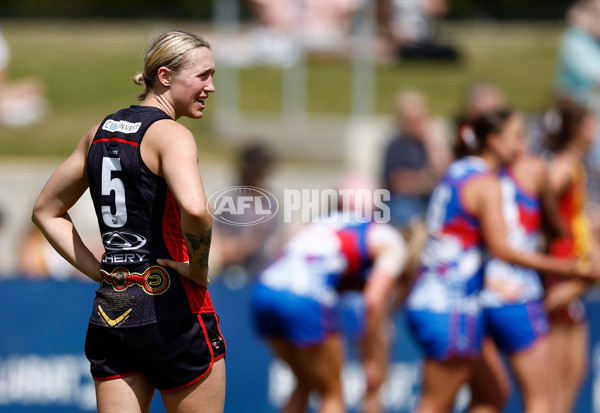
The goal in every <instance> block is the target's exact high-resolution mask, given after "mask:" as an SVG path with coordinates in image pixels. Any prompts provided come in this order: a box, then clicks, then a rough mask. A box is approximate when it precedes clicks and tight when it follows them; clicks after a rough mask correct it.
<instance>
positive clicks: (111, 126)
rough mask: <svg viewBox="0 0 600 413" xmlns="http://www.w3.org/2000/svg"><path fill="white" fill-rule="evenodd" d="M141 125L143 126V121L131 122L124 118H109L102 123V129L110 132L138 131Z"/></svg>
mask: <svg viewBox="0 0 600 413" xmlns="http://www.w3.org/2000/svg"><path fill="white" fill-rule="evenodd" d="M140 126H142V122H136V123H131V122H126V121H124V120H112V119H108V120H107V121H106V122H104V125H102V129H104V130H107V131H109V132H121V133H136V132H137V131H138V130H139V129H140Z"/></svg>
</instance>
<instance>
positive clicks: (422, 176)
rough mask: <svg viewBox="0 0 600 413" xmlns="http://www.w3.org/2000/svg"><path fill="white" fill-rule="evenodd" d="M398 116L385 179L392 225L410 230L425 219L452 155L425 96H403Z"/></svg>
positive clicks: (405, 93) (412, 93)
mask: <svg viewBox="0 0 600 413" xmlns="http://www.w3.org/2000/svg"><path fill="white" fill-rule="evenodd" d="M395 114H396V121H397V132H396V133H395V136H394V138H393V139H392V140H391V141H390V143H389V144H388V146H387V148H386V150H385V153H384V164H383V179H384V186H385V188H386V189H388V190H389V191H390V194H391V199H390V201H389V207H390V213H391V219H390V221H391V223H392V224H393V225H395V226H397V227H398V228H400V229H406V228H407V227H408V225H409V224H410V223H411V221H413V220H415V219H417V220H420V219H422V218H423V214H424V212H425V208H426V207H427V202H428V199H429V195H430V193H431V190H432V188H433V186H434V185H435V184H436V183H437V181H438V179H439V178H440V177H441V175H442V174H443V173H444V171H445V169H446V167H447V166H448V165H449V163H450V160H451V157H452V155H451V153H450V148H449V145H448V143H447V141H446V140H445V137H444V136H443V133H442V132H441V130H440V128H438V127H437V125H436V124H435V121H434V119H433V116H432V115H431V112H430V110H429V105H428V103H427V99H426V98H425V96H423V94H421V93H420V92H417V91H415V90H404V91H402V92H400V93H399V94H398V95H397V97H396V103H395Z"/></svg>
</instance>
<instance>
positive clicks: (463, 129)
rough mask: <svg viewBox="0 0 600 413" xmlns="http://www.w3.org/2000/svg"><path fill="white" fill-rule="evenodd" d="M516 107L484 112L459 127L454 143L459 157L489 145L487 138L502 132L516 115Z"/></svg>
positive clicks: (476, 151)
mask: <svg viewBox="0 0 600 413" xmlns="http://www.w3.org/2000/svg"><path fill="white" fill-rule="evenodd" d="M515 114H516V112H515V110H514V109H512V108H509V107H506V108H502V109H498V110H494V111H490V112H487V113H484V114H483V115H481V116H479V117H478V118H476V119H474V120H473V121H472V122H469V123H464V124H462V125H461V126H460V127H459V128H458V137H457V139H456V143H455V145H454V153H455V155H456V157H457V158H462V157H464V156H468V155H477V154H479V153H481V151H482V150H484V149H485V148H486V147H487V139H488V137H489V136H490V134H492V133H500V132H501V131H502V128H504V125H505V124H506V122H507V121H508V120H509V119H510V118H511V117H512V116H513V115H515Z"/></svg>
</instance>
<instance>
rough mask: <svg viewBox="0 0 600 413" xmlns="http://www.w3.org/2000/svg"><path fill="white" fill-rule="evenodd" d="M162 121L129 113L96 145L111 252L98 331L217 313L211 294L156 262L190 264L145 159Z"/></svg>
mask: <svg viewBox="0 0 600 413" xmlns="http://www.w3.org/2000/svg"><path fill="white" fill-rule="evenodd" d="M161 119H170V118H169V116H168V115H167V114H165V113H164V112H163V111H162V110H160V109H158V108H155V107H150V106H131V107H129V108H127V109H123V110H121V111H119V112H117V113H115V114H113V115H109V116H108V117H106V118H105V119H104V121H102V123H101V124H100V127H99V128H98V131H97V133H96V135H95V137H94V140H93V141H92V144H91V146H90V149H89V153H88V159H87V163H88V165H87V167H88V178H89V186H90V194H91V196H92V200H93V202H94V207H95V210H96V215H97V218H98V223H99V226H100V233H101V235H102V243H103V245H104V249H105V254H104V256H103V258H102V263H101V271H102V278H101V281H100V288H99V289H98V290H97V291H96V298H95V300H94V308H93V312H92V316H91V318H90V322H91V323H92V324H96V325H102V326H110V327H133V326H139V325H146V324H151V323H155V322H157V321H161V320H165V319H169V318H172V317H177V316H180V315H184V314H190V313H203V312H214V309H213V306H212V303H211V300H210V296H209V293H208V290H207V289H206V287H201V286H198V285H197V284H195V283H193V282H192V281H190V280H189V279H186V278H184V277H180V276H179V274H178V273H177V272H175V271H174V270H172V269H170V268H165V267H161V266H159V265H158V264H157V263H156V259H157V258H168V259H172V260H175V261H187V259H188V256H187V250H186V246H185V242H184V239H183V235H182V233H181V220H180V211H179V206H178V205H177V203H176V201H175V198H174V197H173V194H172V193H171V191H170V190H169V188H168V187H167V184H166V181H165V179H164V178H161V177H159V176H157V175H155V174H154V173H152V171H150V170H149V169H148V167H147V166H146V165H145V164H144V162H143V161H142V158H141V155H140V144H141V142H142V139H143V138H144V134H145V133H146V131H147V129H148V128H149V127H150V125H152V124H153V123H154V122H156V121H158V120H161ZM163 139H169V137H168V136H164V137H163Z"/></svg>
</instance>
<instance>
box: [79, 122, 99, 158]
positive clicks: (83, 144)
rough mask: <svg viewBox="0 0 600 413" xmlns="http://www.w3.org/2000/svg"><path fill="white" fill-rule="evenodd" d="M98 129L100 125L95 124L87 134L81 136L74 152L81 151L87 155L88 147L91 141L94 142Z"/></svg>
mask: <svg viewBox="0 0 600 413" xmlns="http://www.w3.org/2000/svg"><path fill="white" fill-rule="evenodd" d="M99 127H100V123H97V124H96V125H94V126H93V127H92V128H91V129H90V130H89V131H87V133H86V134H85V135H83V138H81V140H80V141H79V144H78V145H77V148H76V149H75V151H82V152H85V153H87V151H88V150H89V149H90V146H91V145H92V141H93V140H94V136H96V133H97V132H98V128H99Z"/></svg>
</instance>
